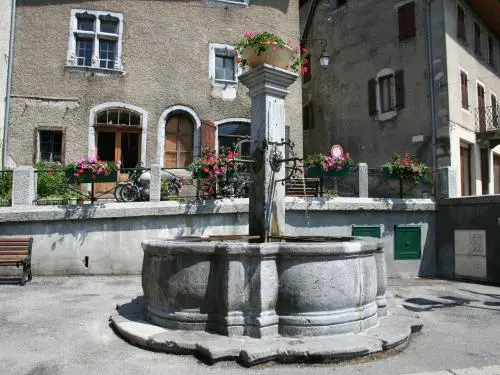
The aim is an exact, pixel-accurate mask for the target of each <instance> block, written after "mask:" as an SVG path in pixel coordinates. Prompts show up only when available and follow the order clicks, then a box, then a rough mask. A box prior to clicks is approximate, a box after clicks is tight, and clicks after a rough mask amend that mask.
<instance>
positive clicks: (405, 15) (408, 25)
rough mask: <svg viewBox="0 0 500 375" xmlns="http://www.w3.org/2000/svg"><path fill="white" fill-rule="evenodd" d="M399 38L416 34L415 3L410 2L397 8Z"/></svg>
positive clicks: (407, 37)
mask: <svg viewBox="0 0 500 375" xmlns="http://www.w3.org/2000/svg"><path fill="white" fill-rule="evenodd" d="M398 18H399V40H405V39H409V38H413V37H414V36H415V35H416V27H415V3H414V2H411V3H408V4H405V5H403V6H401V7H399V8H398Z"/></svg>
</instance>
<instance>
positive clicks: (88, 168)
mask: <svg viewBox="0 0 500 375" xmlns="http://www.w3.org/2000/svg"><path fill="white" fill-rule="evenodd" d="M65 172H66V177H68V178H69V180H70V182H71V183H77V184H83V183H93V182H115V181H116V179H117V168H116V165H115V163H114V162H112V161H103V160H99V159H98V158H96V157H83V158H81V159H79V160H78V161H77V162H76V163H73V164H68V165H67V166H66V168H65Z"/></svg>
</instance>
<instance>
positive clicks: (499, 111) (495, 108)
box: [491, 93, 500, 129]
mask: <svg viewBox="0 0 500 375" xmlns="http://www.w3.org/2000/svg"><path fill="white" fill-rule="evenodd" d="M491 117H492V120H493V128H494V129H497V128H498V127H499V126H498V125H499V122H498V120H499V117H500V106H499V105H498V101H497V97H496V95H495V94H493V93H492V94H491Z"/></svg>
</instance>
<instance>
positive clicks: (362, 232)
mask: <svg viewBox="0 0 500 375" xmlns="http://www.w3.org/2000/svg"><path fill="white" fill-rule="evenodd" d="M352 235H353V236H354V237H375V238H380V225H373V226H357V225H353V226H352Z"/></svg>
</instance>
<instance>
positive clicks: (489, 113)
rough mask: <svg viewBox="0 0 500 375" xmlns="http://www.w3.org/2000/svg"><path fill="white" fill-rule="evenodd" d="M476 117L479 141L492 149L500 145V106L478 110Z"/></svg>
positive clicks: (475, 112) (475, 113) (476, 110)
mask: <svg viewBox="0 0 500 375" xmlns="http://www.w3.org/2000/svg"><path fill="white" fill-rule="evenodd" d="M474 115H475V118H476V136H477V138H478V140H479V141H480V142H487V143H489V145H490V147H495V146H496V145H498V144H500V106H498V105H497V106H494V107H479V108H476V109H475V110H474Z"/></svg>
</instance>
